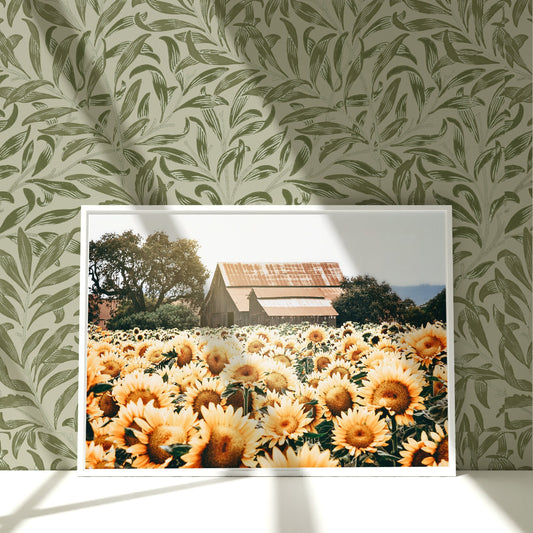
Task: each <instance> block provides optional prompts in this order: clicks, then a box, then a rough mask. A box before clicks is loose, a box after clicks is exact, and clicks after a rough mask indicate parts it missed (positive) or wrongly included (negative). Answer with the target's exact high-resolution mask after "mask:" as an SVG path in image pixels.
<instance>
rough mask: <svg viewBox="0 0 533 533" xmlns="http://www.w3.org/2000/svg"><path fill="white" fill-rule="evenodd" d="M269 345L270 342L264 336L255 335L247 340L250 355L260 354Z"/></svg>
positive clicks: (247, 349)
mask: <svg viewBox="0 0 533 533" xmlns="http://www.w3.org/2000/svg"><path fill="white" fill-rule="evenodd" d="M267 344H268V341H267V340H266V339H265V338H264V337H263V336H259V335H256V334H254V335H250V336H249V337H248V339H247V340H246V345H245V348H246V351H247V352H248V353H259V352H261V350H263V349H264V348H266V346H267Z"/></svg>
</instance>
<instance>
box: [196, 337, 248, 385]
mask: <svg viewBox="0 0 533 533" xmlns="http://www.w3.org/2000/svg"><path fill="white" fill-rule="evenodd" d="M240 353H241V351H240V349H238V348H237V347H236V346H235V345H234V344H233V343H231V342H227V341H221V340H217V341H215V340H210V341H209V342H208V343H207V344H206V346H205V347H204V349H203V352H202V359H203V360H204V361H205V364H206V365H207V369H208V371H209V375H210V376H211V377H216V376H218V375H219V374H220V373H221V372H222V370H224V367H225V366H226V365H227V364H228V362H229V360H230V359H231V358H232V357H235V356H238V355H240Z"/></svg>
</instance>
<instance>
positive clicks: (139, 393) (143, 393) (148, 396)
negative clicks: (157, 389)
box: [124, 389, 160, 408]
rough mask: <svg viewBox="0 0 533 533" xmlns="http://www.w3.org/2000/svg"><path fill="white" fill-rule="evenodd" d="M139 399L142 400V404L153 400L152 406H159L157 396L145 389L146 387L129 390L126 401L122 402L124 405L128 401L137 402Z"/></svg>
mask: <svg viewBox="0 0 533 533" xmlns="http://www.w3.org/2000/svg"><path fill="white" fill-rule="evenodd" d="M139 399H140V400H142V402H143V403H144V405H146V404H147V403H148V402H150V401H151V400H153V401H154V407H157V408H159V407H160V404H159V400H158V398H157V396H156V395H155V394H153V393H152V392H150V391H149V390H146V389H138V390H134V391H132V392H130V393H129V394H128V395H127V396H126V401H125V402H124V403H125V404H126V405H128V403H130V402H134V403H137V401H138V400H139Z"/></svg>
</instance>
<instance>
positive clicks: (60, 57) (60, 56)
mask: <svg viewBox="0 0 533 533" xmlns="http://www.w3.org/2000/svg"><path fill="white" fill-rule="evenodd" d="M76 37H77V35H76V34H73V35H69V36H68V37H66V38H65V39H63V40H62V41H61V42H60V43H59V46H58V47H57V48H56V50H55V53H54V60H53V62H52V79H53V80H54V83H55V84H56V86H57V85H58V84H59V77H60V76H61V74H62V72H63V70H64V68H65V65H66V63H67V60H68V57H69V53H70V46H71V44H72V41H73V40H74V39H75V38H76Z"/></svg>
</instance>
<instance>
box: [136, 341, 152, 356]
mask: <svg viewBox="0 0 533 533" xmlns="http://www.w3.org/2000/svg"><path fill="white" fill-rule="evenodd" d="M149 346H150V345H149V344H145V345H144V346H141V347H140V348H139V352H138V355H139V357H142V356H143V355H144V354H145V353H146V350H148V347H149Z"/></svg>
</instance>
